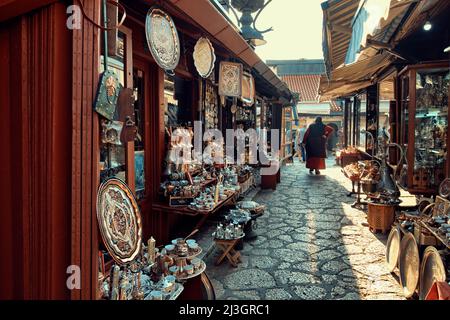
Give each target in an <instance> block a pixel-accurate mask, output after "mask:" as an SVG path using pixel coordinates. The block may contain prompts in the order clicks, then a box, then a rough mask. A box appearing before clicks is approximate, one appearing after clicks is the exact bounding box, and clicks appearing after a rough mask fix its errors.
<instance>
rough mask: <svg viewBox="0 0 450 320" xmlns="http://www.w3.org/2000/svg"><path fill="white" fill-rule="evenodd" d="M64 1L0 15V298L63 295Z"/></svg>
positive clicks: (66, 236) (67, 200)
mask: <svg viewBox="0 0 450 320" xmlns="http://www.w3.org/2000/svg"><path fill="white" fill-rule="evenodd" d="M65 11H66V6H64V5H61V4H53V5H50V6H47V7H45V8H42V9H38V10H36V11H34V12H32V13H28V14H26V15H22V16H19V17H16V18H14V19H9V20H7V21H3V22H1V23H0V70H1V72H0V96H1V98H0V99H1V103H0V112H1V114H2V116H1V117H0V123H1V125H0V144H1V145H2V149H3V152H2V155H3V157H2V165H1V167H0V168H1V169H0V170H1V176H2V179H0V201H1V203H2V205H3V207H2V217H3V219H2V223H1V224H0V248H1V251H2V254H3V257H4V258H3V259H2V263H1V264H0V282H1V283H2V289H1V290H0V299H50V298H57V299H66V298H68V297H70V292H69V291H68V290H67V289H66V285H65V283H66V278H67V275H66V268H67V267H68V266H69V265H70V264H71V257H70V254H71V250H70V249H71V238H70V234H71V229H70V226H71V215H70V213H71V187H72V186H71V164H72V158H71V154H72V143H71V133H72V132H71V130H72V124H71V107H72V103H71V98H70V96H71V84H72V79H71V78H70V74H71V53H70V52H71V43H70V34H69V31H68V29H67V28H61V25H65V22H66V13H65Z"/></svg>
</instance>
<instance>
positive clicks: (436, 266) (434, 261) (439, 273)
mask: <svg viewBox="0 0 450 320" xmlns="http://www.w3.org/2000/svg"><path fill="white" fill-rule="evenodd" d="M446 278H447V275H446V269H445V265H444V263H443V261H442V258H441V255H440V254H439V251H438V250H437V249H436V248H435V247H431V246H430V247H427V248H426V249H425V252H424V254H423V258H422V264H421V266H420V286H419V288H420V289H419V298H420V300H425V298H426V296H427V294H428V292H429V291H430V289H431V287H432V286H433V283H434V282H435V281H445V280H446Z"/></svg>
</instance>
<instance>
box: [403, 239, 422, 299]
mask: <svg viewBox="0 0 450 320" xmlns="http://www.w3.org/2000/svg"><path fill="white" fill-rule="evenodd" d="M419 267H420V257H419V249H418V247H417V242H416V239H415V238H414V235H413V234H412V233H406V234H405V235H404V237H403V239H402V241H401V243H400V259H399V270H400V282H401V284H402V287H403V294H404V295H405V297H406V298H411V297H412V296H413V295H414V292H415V291H416V288H417V284H418V283H419Z"/></svg>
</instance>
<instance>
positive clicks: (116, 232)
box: [97, 178, 142, 264]
mask: <svg viewBox="0 0 450 320" xmlns="http://www.w3.org/2000/svg"><path fill="white" fill-rule="evenodd" d="M97 220H98V225H99V228H100V233H101V236H102V239H103V242H104V244H105V246H106V248H107V249H108V252H109V253H110V254H111V256H112V257H113V259H114V260H115V261H116V262H117V263H119V264H124V263H127V262H130V261H133V260H134V259H135V258H136V256H137V255H138V254H139V252H140V249H141V241H142V223H141V214H140V211H139V207H138V205H137V202H136V199H135V198H134V196H133V194H132V192H131V190H130V189H129V188H128V186H127V185H126V184H125V183H124V182H123V181H122V180H119V179H116V178H112V179H109V180H107V181H105V182H104V183H102V184H101V185H100V188H99V191H98V194H97Z"/></svg>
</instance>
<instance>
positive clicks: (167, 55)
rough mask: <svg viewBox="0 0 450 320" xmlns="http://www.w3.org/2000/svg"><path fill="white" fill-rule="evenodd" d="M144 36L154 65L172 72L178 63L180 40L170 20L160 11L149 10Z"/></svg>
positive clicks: (155, 9)
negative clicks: (154, 62)
mask: <svg viewBox="0 0 450 320" xmlns="http://www.w3.org/2000/svg"><path fill="white" fill-rule="evenodd" d="M145 35H146V37H147V44H148V47H149V49H150V52H151V53H152V56H153V58H154V59H155V60H156V63H157V64H158V65H159V66H160V67H161V68H163V69H164V70H174V69H175V68H176V66H177V65H178V62H179V61H180V39H179V38H178V32H177V29H176V27H175V24H174V22H173V20H172V18H171V17H170V16H169V15H168V14H167V13H165V12H164V11H162V10H160V9H157V8H152V9H150V10H149V11H148V13H147V18H146V20H145Z"/></svg>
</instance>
